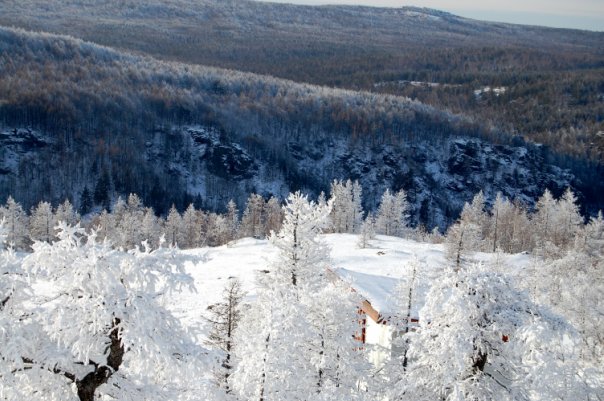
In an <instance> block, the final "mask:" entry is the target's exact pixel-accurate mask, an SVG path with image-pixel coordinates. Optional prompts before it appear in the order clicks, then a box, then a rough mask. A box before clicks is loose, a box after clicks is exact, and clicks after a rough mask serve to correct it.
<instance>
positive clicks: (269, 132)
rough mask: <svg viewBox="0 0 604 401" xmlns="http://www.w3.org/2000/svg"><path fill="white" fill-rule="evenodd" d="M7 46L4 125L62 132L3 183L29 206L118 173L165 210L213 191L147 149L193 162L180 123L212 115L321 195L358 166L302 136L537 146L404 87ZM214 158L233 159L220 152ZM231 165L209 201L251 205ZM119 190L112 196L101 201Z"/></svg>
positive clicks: (69, 45) (207, 120) (239, 144)
mask: <svg viewBox="0 0 604 401" xmlns="http://www.w3.org/2000/svg"><path fill="white" fill-rule="evenodd" d="M0 46H2V49H3V51H2V53H0V72H2V74H0V94H2V98H1V101H0V124H2V125H3V126H5V127H7V130H8V131H7V132H8V136H9V137H10V132H11V130H13V129H14V128H15V127H16V128H21V127H33V128H34V129H36V130H39V131H40V132H42V133H43V134H45V135H47V136H49V139H48V141H47V142H43V143H39V142H35V141H34V142H33V143H29V142H27V141H26V142H23V143H21V144H20V148H19V151H17V153H19V152H21V153H22V155H21V157H20V158H17V160H18V163H17V164H18V165H17V166H16V167H14V168H13V169H12V170H11V169H8V171H9V173H8V174H6V173H5V174H4V180H2V182H1V183H0V185H1V186H0V194H2V197H3V198H4V199H6V197H7V196H8V195H13V196H14V197H15V198H16V199H17V200H19V201H20V202H22V203H23V204H24V205H25V206H26V207H27V208H29V207H31V206H33V205H35V204H37V203H38V202H39V201H40V200H46V201H51V202H53V203H55V204H56V203H58V201H61V200H63V199H65V198H69V199H71V200H72V201H74V203H77V200H78V199H79V197H80V194H82V193H83V191H84V189H85V188H88V189H89V190H92V189H93V188H95V187H97V186H99V185H101V184H103V183H105V185H110V186H111V192H112V193H115V194H117V195H119V194H122V195H126V194H128V193H138V194H139V195H140V196H141V198H142V199H143V201H144V203H145V204H148V205H151V206H153V207H154V208H155V209H156V210H157V211H158V212H160V213H162V214H165V213H167V212H168V209H169V208H170V206H171V205H172V204H175V205H176V206H177V208H178V209H179V210H184V209H185V208H186V207H187V205H188V204H189V203H191V202H192V201H194V200H195V198H196V196H197V195H198V194H199V193H200V192H195V188H193V189H191V188H190V187H189V185H188V184H187V182H186V181H185V179H184V178H183V175H182V174H178V171H176V170H175V169H172V168H171V167H167V168H166V167H164V165H161V164H158V163H156V162H155V161H156V160H155V159H153V158H151V157H150V156H149V154H148V152H146V151H145V149H146V148H147V147H148V146H149V145H150V144H157V147H156V148H154V152H155V153H156V154H157V155H159V156H161V157H163V158H164V159H166V160H168V161H169V163H167V164H168V165H171V164H173V163H172V162H177V161H179V160H181V161H186V163H193V164H194V162H192V161H190V160H193V159H192V156H191V152H189V150H188V146H189V142H190V139H187V140H186V139H185V138H183V136H182V135H177V134H174V132H173V129H174V128H175V127H176V128H178V127H184V126H190V125H204V126H208V127H212V129H213V130H215V131H216V132H218V135H219V137H220V141H221V143H234V144H235V145H233V146H234V149H235V150H236V152H241V150H240V149H243V150H245V152H247V154H249V155H251V157H253V158H255V160H257V161H258V162H259V163H261V165H262V166H270V167H268V168H266V170H269V171H270V173H269V174H277V175H279V176H280V177H282V179H283V181H284V185H285V189H284V190H281V192H282V193H281V194H280V193H273V194H274V195H283V193H287V191H290V190H297V189H304V190H307V191H309V192H312V193H315V194H318V193H319V192H320V191H321V190H326V189H327V187H328V185H329V182H330V181H331V180H332V179H334V178H343V179H346V178H355V177H339V176H334V175H331V176H330V175H329V174H330V172H329V171H321V172H317V171H313V169H312V166H310V165H307V166H300V165H299V164H298V162H297V159H296V157H297V156H296V154H295V149H293V145H292V143H298V144H299V143H305V144H309V145H310V148H313V147H315V148H318V149H330V148H333V147H334V146H336V144H337V146H344V147H346V148H348V149H351V150H355V151H358V152H360V151H362V152H365V153H367V154H369V153H370V152H374V151H375V150H380V149H383V148H384V147H385V146H390V147H392V149H393V152H394V153H401V154H406V155H408V156H405V157H413V156H414V153H415V152H416V150H414V149H413V145H416V144H417V145H420V144H421V143H423V142H426V141H427V142H431V143H433V144H438V143H441V142H443V141H446V140H449V139H450V138H451V137H468V136H469V137H477V138H482V139H484V140H486V141H488V142H491V143H512V142H513V143H514V144H515V146H519V145H523V144H524V145H526V144H525V142H524V141H523V140H522V139H521V138H519V137H512V136H510V135H508V134H506V133H505V132H503V131H500V130H497V129H494V128H489V127H485V125H482V124H479V123H477V122H473V121H472V120H470V119H468V118H465V117H462V116H458V115H454V114H450V113H447V112H442V111H438V110H436V109H434V108H432V107H430V106H426V105H425V104H422V103H419V102H416V101H411V100H409V99H407V98H402V97H395V96H388V95H379V94H374V93H368V92H355V91H348V90H342V89H332V88H326V87H318V86H313V85H307V84H297V83H294V82H291V81H284V80H279V79H275V78H271V77H264V76H258V75H253V74H248V73H241V72H235V71H229V70H220V69H215V68H210V67H200V66H191V65H185V64H176V63H167V62H161V61H157V60H154V59H151V58H146V57H141V56H134V55H129V54H126V53H119V52H116V51H113V50H111V49H108V48H104V47H100V46H97V45H93V44H90V43H86V42H82V41H79V40H75V39H71V38H66V37H57V36H53V35H48V34H33V33H26V32H24V31H18V30H11V29H1V30H0ZM0 140H3V137H0ZM188 141H189V142H188ZM8 142H10V140H8ZM8 142H7V143H8ZM154 146H155V145H154ZM526 146H529V145H526ZM403 147H406V150H403ZM532 151H534V152H537V153H539V155H540V156H539V157H541V158H543V159H544V160H545V161H546V162H548V163H550V162H555V163H558V164H560V165H564V166H570V167H572V170H573V173H574V174H575V175H576V176H577V177H578V178H579V180H577V185H575V186H576V187H577V188H576V189H577V190H578V191H580V192H581V193H582V194H583V195H584V203H585V204H586V205H588V209H590V210H595V209H598V208H600V207H601V206H598V202H600V201H601V196H602V195H601V194H602V193H604V191H599V188H601V186H602V180H600V179H599V177H601V174H602V172H601V169H602V168H601V166H600V165H598V164H593V163H590V162H585V161H581V160H578V159H574V158H563V157H561V158H557V156H556V154H553V153H552V152H550V151H549V150H548V149H547V148H544V147H537V148H534V149H533V150H532ZM405 152H406V153H405ZM159 156H158V157H159ZM324 156H325V155H323V154H318V155H314V156H312V157H319V158H321V157H324ZM212 157H213V158H214V159H216V160H219V161H220V160H223V159H225V158H226V159H228V158H229V156H228V155H225V154H223V153H220V152H215V153H214V155H213V156H212ZM237 162H238V161H237V160H235V161H234V162H233V163H234V164H236V163H237ZM387 162H388V161H387V160H385V161H384V163H387ZM183 163H184V162H183ZM49 166H50V168H49ZM231 167H232V166H226V167H225V166H218V167H216V168H214V170H211V174H206V177H209V178H211V179H212V180H214V178H215V180H214V181H216V182H214V181H212V180H211V181H212V182H209V183H207V182H206V184H205V185H206V187H205V193H204V195H205V196H206V197H209V198H211V197H215V196H217V195H219V198H220V199H218V200H216V199H214V200H212V199H210V200H202V201H201V202H204V201H205V202H207V203H206V204H205V205H204V206H209V207H211V208H220V207H222V205H224V204H226V201H228V199H230V198H234V199H235V200H236V201H237V203H238V205H239V206H242V205H243V203H244V201H245V197H246V196H247V194H248V193H250V192H258V189H257V188H255V187H254V185H255V184H253V183H251V184H250V183H248V184H249V185H248V184H246V185H245V187H242V186H243V184H241V182H240V181H239V180H238V179H237V177H235V176H234V174H230V170H231ZM244 167H245V166H244ZM195 168H196V167H195V165H192V166H190V169H189V170H188V171H189V172H191V171H195ZM166 170H169V171H166ZM202 173H203V172H198V174H202ZM242 174H245V172H242ZM396 179H397V178H396V176H393V177H389V176H384V177H380V178H379V180H381V181H380V182H381V184H380V185H381V188H385V187H390V188H391V189H392V190H395V191H398V190H399V189H401V188H404V189H406V187H405V186H404V185H403V184H404V183H402V182H399V183H397V182H395V181H396ZM411 180H412V179H411ZM399 181H400V180H399ZM540 185H541V186H542V188H537V190H538V191H542V190H543V189H545V185H546V183H541V184H540ZM382 190H383V189H382ZM265 195H267V196H270V195H271V194H270V193H265ZM106 202H107V199H101V198H99V199H98V200H97V202H96V203H97V204H98V205H104V206H106ZM198 203H200V202H198ZM594 205H595V206H594ZM455 213H457V211H451V212H449V211H447V212H446V214H447V216H446V218H447V219H452V218H455V217H456V216H455ZM437 224H440V223H437Z"/></svg>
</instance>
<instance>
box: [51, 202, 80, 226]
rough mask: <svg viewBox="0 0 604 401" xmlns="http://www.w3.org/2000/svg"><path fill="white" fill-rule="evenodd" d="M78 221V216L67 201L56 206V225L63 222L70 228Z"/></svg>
mask: <svg viewBox="0 0 604 401" xmlns="http://www.w3.org/2000/svg"><path fill="white" fill-rule="evenodd" d="M79 220H80V216H79V215H78V213H77V212H76V211H75V209H74V208H73V205H72V204H71V202H70V201H69V199H65V202H63V203H61V204H60V205H59V206H57V210H55V221H56V222H57V223H58V222H60V221H63V222H65V223H66V224H68V225H70V226H74V225H76V224H77V223H78V221H79Z"/></svg>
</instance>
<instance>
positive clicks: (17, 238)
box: [0, 196, 29, 250]
mask: <svg viewBox="0 0 604 401" xmlns="http://www.w3.org/2000/svg"><path fill="white" fill-rule="evenodd" d="M2 217H4V220H5V222H4V226H5V231H6V242H7V243H8V244H12V245H13V246H14V247H15V248H16V249H23V250H24V249H27V248H28V245H29V218H28V217H27V213H25V211H24V210H23V207H22V206H21V205H20V204H19V203H17V202H15V200H14V199H13V198H12V197H11V196H9V197H8V200H7V201H6V205H5V206H4V207H2V208H0V218H2Z"/></svg>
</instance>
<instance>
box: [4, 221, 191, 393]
mask: <svg viewBox="0 0 604 401" xmlns="http://www.w3.org/2000/svg"><path fill="white" fill-rule="evenodd" d="M58 231H59V234H58V241H57V242H55V243H54V244H52V245H50V244H48V243H44V242H37V243H35V244H34V245H33V253H32V254H30V255H28V256H26V257H25V259H24V261H23V269H24V270H25V271H26V272H27V273H29V274H32V275H34V276H35V277H39V278H40V282H39V285H43V287H40V288H38V289H37V291H36V294H35V295H34V296H33V297H31V298H30V299H29V302H28V303H27V304H22V305H21V308H27V309H23V311H24V312H22V313H24V316H26V318H25V319H24V324H25V323H27V324H30V326H31V327H34V328H37V330H38V331H37V332H33V329H30V330H26V331H25V332H24V335H23V336H22V337H23V338H24V339H25V341H27V342H28V344H27V345H26V346H22V347H20V348H19V349H18V350H16V352H17V353H18V354H20V357H21V363H19V361H18V360H15V358H13V364H12V366H11V367H10V369H11V372H12V374H13V375H14V376H11V377H14V378H15V382H16V383H19V387H18V388H14V387H11V388H10V389H9V390H10V391H15V392H19V393H20V394H23V395H26V397H25V398H22V399H33V398H37V397H38V396H39V394H41V392H42V394H44V398H45V399H63V400H73V399H78V398H79V399H80V400H82V401H92V400H94V399H97V397H103V396H105V397H110V398H114V399H136V400H140V399H178V398H180V397H181V395H183V388H184V387H185V386H190V385H191V383H194V381H195V380H196V379H197V376H198V375H199V370H198V364H197V363H196V361H195V359H194V358H193V355H194V354H196V353H198V352H199V350H198V349H196V346H194V345H193V342H192V341H191V340H189V335H188V334H187V333H186V331H185V330H184V329H183V328H182V327H181V325H180V322H179V321H178V320H177V319H176V318H175V317H174V316H173V315H172V314H171V312H169V311H168V310H167V309H166V307H165V305H164V302H165V299H166V298H165V297H166V296H167V295H168V294H171V293H173V292H174V291H179V290H181V289H182V288H185V287H186V288H191V286H192V279H191V278H190V277H189V276H188V275H186V274H185V273H184V271H183V270H182V268H181V267H179V266H177V265H175V264H166V263H164V262H163V261H162V259H161V258H159V257H158V256H157V255H156V252H150V251H138V250H133V251H131V252H129V253H125V252H121V251H117V250H113V249H112V248H111V247H110V245H109V244H108V243H107V242H105V243H102V244H100V243H98V242H97V241H96V238H95V234H94V233H92V234H90V235H88V236H84V234H83V231H82V230H81V229H80V228H78V227H69V226H67V225H65V224H64V223H61V224H60V226H59V230H58ZM42 288H43V290H42ZM29 305H31V306H29ZM26 311H27V313H26ZM44 338H47V339H48V341H45V342H41V339H44ZM5 363H6V362H3V365H4V364H5ZM3 382H4V379H3ZM23 383H26V385H22V384H23ZM5 385H6V383H5ZM51 389H52V391H51Z"/></svg>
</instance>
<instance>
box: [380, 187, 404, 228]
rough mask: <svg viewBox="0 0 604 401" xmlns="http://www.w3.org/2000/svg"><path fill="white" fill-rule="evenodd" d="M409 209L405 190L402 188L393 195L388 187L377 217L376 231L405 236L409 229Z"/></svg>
mask: <svg viewBox="0 0 604 401" xmlns="http://www.w3.org/2000/svg"><path fill="white" fill-rule="evenodd" d="M408 211H409V203H408V202H407V194H406V193H405V191H404V190H402V189H401V190H400V191H398V192H397V193H396V194H394V195H393V194H391V193H390V190H389V189H386V191H385V192H384V194H383V195H382V200H381V202H380V207H379V209H378V212H377V216H376V219H375V225H376V231H377V232H378V233H379V234H384V235H393V236H403V235H404V233H405V230H406V229H407V219H408V218H409V215H408Z"/></svg>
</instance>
